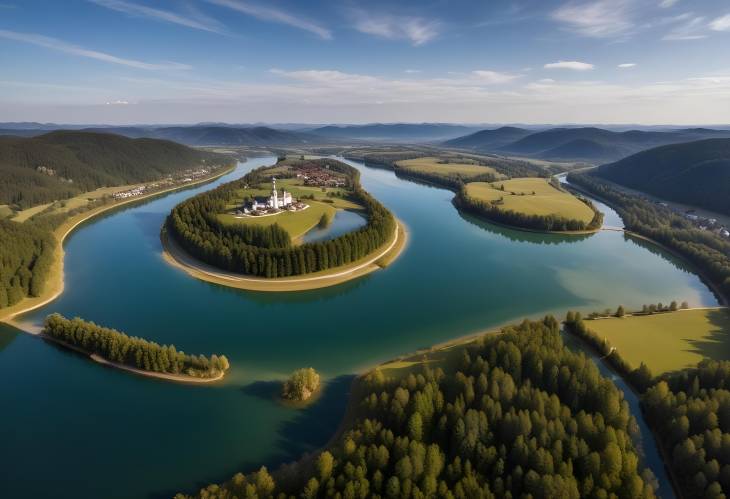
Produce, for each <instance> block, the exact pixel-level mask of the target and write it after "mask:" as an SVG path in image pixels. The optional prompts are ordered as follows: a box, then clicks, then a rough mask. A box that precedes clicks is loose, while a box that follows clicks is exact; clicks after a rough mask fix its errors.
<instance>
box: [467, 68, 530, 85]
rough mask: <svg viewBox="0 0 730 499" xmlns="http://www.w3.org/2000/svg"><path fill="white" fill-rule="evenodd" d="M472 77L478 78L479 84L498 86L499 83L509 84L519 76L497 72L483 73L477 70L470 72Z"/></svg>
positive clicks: (483, 71)
mask: <svg viewBox="0 0 730 499" xmlns="http://www.w3.org/2000/svg"><path fill="white" fill-rule="evenodd" d="M472 75H474V76H475V77H476V78H478V79H479V80H480V81H481V82H483V83H485V84H494V85H497V84H500V83H509V82H511V81H513V80H516V79H517V78H519V77H520V76H521V75H516V74H511V73H500V72H498V71H485V70H477V71H472Z"/></svg>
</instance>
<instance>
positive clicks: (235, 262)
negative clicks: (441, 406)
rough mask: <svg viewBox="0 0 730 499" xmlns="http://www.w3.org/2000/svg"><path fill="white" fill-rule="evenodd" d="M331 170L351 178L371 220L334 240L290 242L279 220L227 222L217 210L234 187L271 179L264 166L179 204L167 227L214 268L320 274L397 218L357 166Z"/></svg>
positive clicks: (359, 251) (356, 254)
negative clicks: (265, 223)
mask: <svg viewBox="0 0 730 499" xmlns="http://www.w3.org/2000/svg"><path fill="white" fill-rule="evenodd" d="M321 161H327V163H328V166H329V168H331V169H333V170H334V171H337V172H339V173H343V174H345V175H347V177H348V186H347V188H348V189H349V190H350V191H351V198H352V200H353V201H354V202H356V203H357V204H359V205H361V206H363V207H364V208H365V212H366V213H367V224H366V225H364V226H363V227H362V228H360V229H358V230H356V231H353V232H349V233H347V234H344V235H342V236H340V237H337V238H335V239H331V240H327V241H320V242H315V243H305V244H302V245H296V246H295V245H292V242H291V238H290V236H289V234H288V233H287V232H286V231H285V230H284V229H282V228H281V227H280V226H279V225H278V224H273V225H270V226H268V227H261V226H255V225H250V224H235V225H233V224H226V223H222V222H221V221H219V220H218V218H217V216H216V215H217V214H218V213H222V212H224V210H225V206H226V204H227V203H228V202H229V200H230V199H231V198H232V196H233V191H234V190H236V189H240V188H241V187H243V186H245V185H256V184H258V183H260V182H262V181H264V180H268V177H267V176H266V169H268V168H270V167H263V168H259V169H256V170H253V171H252V172H249V173H248V174H246V175H245V176H244V177H243V178H241V179H239V180H236V181H233V182H230V183H228V184H224V185H222V186H220V187H218V188H216V189H213V190H211V191H208V192H204V193H202V194H198V195H197V196H195V197H193V198H190V199H188V200H186V201H183V202H182V203H180V204H179V205H177V206H176V207H175V208H174V209H173V210H172V212H171V213H170V215H169V216H168V218H167V223H166V229H167V231H168V233H169V235H170V236H172V237H174V238H175V241H177V242H178V243H179V244H180V245H181V246H182V247H183V248H184V249H185V250H186V251H187V252H188V253H190V254H191V255H193V256H195V257H196V258H198V259H200V260H202V261H204V262H206V263H209V264H211V265H214V266H216V267H219V268H222V269H225V270H229V271H233V272H238V273H242V274H248V275H255V276H262V277H267V278H276V277H288V276H295V275H302V274H308V273H312V272H319V271H322V270H327V269H330V268H334V267H339V266H341V265H346V264H348V263H351V262H354V261H357V260H359V259H361V258H363V257H365V256H367V255H368V254H370V253H372V252H373V251H375V250H376V249H378V248H379V247H381V246H382V245H383V244H384V243H385V242H387V241H388V239H390V238H391V237H392V236H393V233H394V231H395V228H396V222H395V218H394V217H393V215H392V214H391V212H390V211H389V210H388V209H387V208H385V207H384V206H383V205H382V204H380V202H379V201H378V200H377V199H375V198H374V197H373V196H371V195H370V194H368V193H367V192H366V191H365V190H364V189H363V188H362V187H361V186H360V181H359V172H358V171H357V169H355V168H353V167H351V166H349V165H346V164H344V163H341V162H339V161H334V160H321Z"/></svg>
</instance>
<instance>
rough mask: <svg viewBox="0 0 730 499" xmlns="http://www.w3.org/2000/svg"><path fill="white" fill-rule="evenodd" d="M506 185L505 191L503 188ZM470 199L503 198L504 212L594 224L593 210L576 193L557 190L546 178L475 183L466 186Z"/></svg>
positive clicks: (491, 199) (487, 199)
mask: <svg viewBox="0 0 730 499" xmlns="http://www.w3.org/2000/svg"><path fill="white" fill-rule="evenodd" d="M502 186H504V191H503V190H501V187H502ZM466 193H467V195H468V196H469V197H472V198H475V199H479V200H482V201H497V200H499V199H500V198H501V199H502V200H503V204H501V205H500V207H501V208H502V209H504V210H514V211H517V212H520V213H525V214H528V215H543V216H544V215H558V216H561V217H563V218H568V219H571V220H581V221H583V222H585V223H590V221H591V220H593V216H594V213H593V210H591V209H590V207H588V206H587V205H586V204H585V203H583V202H582V201H581V200H579V199H578V198H576V197H575V196H573V195H572V194H570V193H568V192H565V191H561V190H559V189H556V188H555V187H553V186H552V185H550V183H549V182H548V181H547V179H544V178H515V179H511V180H500V181H497V182H492V183H489V182H472V183H470V184H467V185H466Z"/></svg>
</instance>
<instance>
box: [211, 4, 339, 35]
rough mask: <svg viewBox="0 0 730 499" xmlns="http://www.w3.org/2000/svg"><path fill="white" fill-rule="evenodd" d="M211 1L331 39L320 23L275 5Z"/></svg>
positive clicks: (263, 19)
mask: <svg viewBox="0 0 730 499" xmlns="http://www.w3.org/2000/svg"><path fill="white" fill-rule="evenodd" d="M206 1H207V2H209V3H212V4H215V5H218V6H221V7H227V8H229V9H233V10H235V11H237V12H241V13H242V14H246V15H249V16H252V17H255V18H256V19H260V20H262V21H270V22H274V23H279V24H285V25H287V26H291V27H293V28H298V29H301V30H304V31H309V32H310V33H314V34H315V35H317V36H318V37H320V38H322V39H323V40H331V39H332V32H331V31H330V30H329V29H327V28H325V27H323V26H320V25H319V24H316V23H315V22H313V21H310V20H309V19H305V18H303V17H299V16H298V15H296V14H292V13H289V12H286V11H283V10H280V9H276V8H274V7H268V6H265V5H257V4H254V3H250V2H244V1H241V0H206Z"/></svg>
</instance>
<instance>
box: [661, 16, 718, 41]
mask: <svg viewBox="0 0 730 499" xmlns="http://www.w3.org/2000/svg"><path fill="white" fill-rule="evenodd" d="M675 19H676V20H677V21H678V22H679V24H678V25H677V26H675V27H674V28H673V29H672V30H671V31H670V32H669V33H667V34H666V35H664V37H663V38H662V39H663V40H669V41H678V40H680V41H681V40H700V39H702V38H707V33H706V32H705V30H706V27H707V26H706V24H705V18H704V17H702V16H692V14H691V13H688V14H682V15H681V16H677V17H676V18H675Z"/></svg>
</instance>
